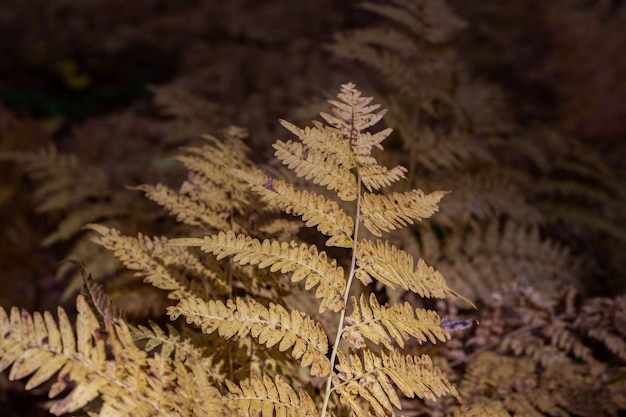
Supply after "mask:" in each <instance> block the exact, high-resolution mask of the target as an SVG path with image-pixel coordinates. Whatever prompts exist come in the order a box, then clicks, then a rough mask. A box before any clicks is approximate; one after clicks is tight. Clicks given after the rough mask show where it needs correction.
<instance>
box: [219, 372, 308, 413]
mask: <svg viewBox="0 0 626 417" xmlns="http://www.w3.org/2000/svg"><path fill="white" fill-rule="evenodd" d="M226 386H227V387H228V390H229V391H230V393H229V394H228V395H227V396H226V398H225V401H226V402H227V404H229V406H230V408H231V410H233V411H235V413H236V415H237V416H242V417H244V416H263V417H271V416H274V415H275V416H283V417H300V416H306V417H316V416H318V411H317V408H316V407H315V403H314V402H313V400H312V399H311V397H310V396H309V394H308V393H307V392H306V391H304V390H303V389H302V388H300V389H299V390H298V392H297V393H296V391H295V390H294V389H293V388H292V387H291V385H289V384H288V383H287V382H286V381H284V380H283V378H281V377H280V376H278V375H277V376H276V379H275V380H272V378H270V377H269V376H267V375H265V374H264V375H263V379H261V378H260V377H258V376H255V375H252V376H251V377H250V379H248V380H245V381H242V382H241V383H240V384H239V385H237V384H235V383H233V382H232V381H230V380H228V379H227V380H226Z"/></svg>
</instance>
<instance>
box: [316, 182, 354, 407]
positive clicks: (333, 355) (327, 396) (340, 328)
mask: <svg viewBox="0 0 626 417" xmlns="http://www.w3.org/2000/svg"><path fill="white" fill-rule="evenodd" d="M357 187H358V188H357V200H356V214H355V216H354V219H355V220H354V233H353V234H352V260H351V261H350V274H349V275H348V283H347V284H346V291H345V292H344V294H343V302H344V304H345V305H346V306H347V305H348V296H349V295H350V287H351V286H352V280H353V279H354V273H355V270H356V245H357V242H358V239H359V224H360V220H361V216H360V213H361V178H360V177H359V178H358V180H357ZM345 317H346V309H345V308H344V309H342V310H341V313H340V315H339V324H338V325H337V336H336V337H335V344H334V345H333V351H332V353H331V355H330V375H328V380H327V381H326V394H325V395H324V404H323V405H322V414H321V417H325V416H326V409H327V408H328V401H329V400H330V394H331V392H332V389H333V378H332V374H333V369H334V365H335V360H336V359H337V351H338V350H339V342H341V334H342V332H343V323H344V319H345Z"/></svg>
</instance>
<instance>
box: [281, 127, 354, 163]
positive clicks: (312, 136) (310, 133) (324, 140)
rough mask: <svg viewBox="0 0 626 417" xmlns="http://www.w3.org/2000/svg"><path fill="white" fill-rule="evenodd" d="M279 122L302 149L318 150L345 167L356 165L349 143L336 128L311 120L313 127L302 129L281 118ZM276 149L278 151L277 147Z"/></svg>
mask: <svg viewBox="0 0 626 417" xmlns="http://www.w3.org/2000/svg"><path fill="white" fill-rule="evenodd" d="M280 124H281V125H282V126H283V127H284V128H285V129H287V130H289V131H290V132H291V133H293V134H294V135H296V136H297V137H298V139H300V140H301V141H302V145H303V146H304V149H310V150H313V151H315V152H319V153H321V154H322V155H325V156H326V158H328V159H330V160H331V161H333V162H334V163H336V164H338V165H340V166H342V167H344V168H346V169H352V168H354V167H355V166H356V161H355V160H354V153H353V152H352V149H351V148H350V143H349V142H347V141H346V140H343V139H344V138H343V137H342V136H341V135H340V133H339V132H338V131H337V130H335V129H332V128H329V127H328V126H324V125H323V124H322V123H320V122H318V121H314V122H313V126H314V127H312V128H311V127H308V126H307V127H305V128H304V129H302V128H300V127H298V126H296V125H294V124H293V123H290V122H288V121H286V120H283V119H280ZM279 142H280V143H282V142H281V141H279ZM274 149H276V147H274ZM276 150H277V152H278V149H276ZM274 156H276V157H277V158H278V159H280V160H281V161H284V159H283V158H281V157H280V156H279V155H276V154H274ZM283 163H284V162H283Z"/></svg>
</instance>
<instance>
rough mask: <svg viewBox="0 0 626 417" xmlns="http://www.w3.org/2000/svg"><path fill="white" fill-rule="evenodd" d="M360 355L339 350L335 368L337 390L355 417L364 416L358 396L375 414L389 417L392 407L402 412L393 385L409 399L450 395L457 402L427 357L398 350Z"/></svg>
mask: <svg viewBox="0 0 626 417" xmlns="http://www.w3.org/2000/svg"><path fill="white" fill-rule="evenodd" d="M361 352H362V356H363V359H361V358H360V356H359V355H358V354H357V353H355V352H354V351H352V350H350V352H349V358H346V356H345V355H344V354H343V353H342V352H341V351H339V352H338V354H337V358H338V361H339V363H338V364H337V366H336V369H337V378H338V379H339V380H340V381H341V383H340V384H338V385H337V386H336V390H337V392H338V393H339V395H340V396H341V401H342V403H344V404H349V405H350V406H351V408H352V410H354V411H355V414H357V416H365V415H366V414H365V413H364V412H363V409H362V407H361V405H360V403H359V401H358V398H359V397H360V398H362V399H364V400H366V401H367V402H368V403H369V405H370V406H371V407H372V408H373V409H374V411H375V412H376V413H377V415H386V414H389V412H391V411H393V408H394V407H395V408H398V409H402V406H401V404H400V398H399V397H398V395H397V394H396V390H395V389H394V388H393V385H395V386H397V387H398V388H399V389H400V391H401V392H402V393H403V394H404V395H405V396H407V397H409V398H414V397H415V396H417V397H419V398H424V399H429V400H435V399H437V398H438V397H443V396H444V395H447V394H452V395H454V396H455V397H457V398H458V399H459V400H460V397H459V394H458V392H457V391H456V389H455V388H454V386H453V385H452V384H451V383H450V382H449V381H448V379H447V378H446V376H445V375H444V373H443V372H442V371H441V369H439V368H437V367H436V366H435V365H433V362H432V360H431V358H430V357H429V356H428V355H422V356H421V357H420V356H411V355H406V356H404V355H403V354H402V352H400V351H398V350H389V351H385V350H383V351H381V352H380V353H378V352H374V351H372V350H370V349H369V348H367V347H365V348H363V349H362V350H361ZM392 383H393V385H392Z"/></svg>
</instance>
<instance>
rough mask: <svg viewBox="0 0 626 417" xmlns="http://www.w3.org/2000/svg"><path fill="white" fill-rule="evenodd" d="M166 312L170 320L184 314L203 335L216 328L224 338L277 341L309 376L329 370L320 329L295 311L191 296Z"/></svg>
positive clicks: (269, 343) (246, 301)
mask: <svg viewBox="0 0 626 417" xmlns="http://www.w3.org/2000/svg"><path fill="white" fill-rule="evenodd" d="M167 314H168V315H169V316H170V318H171V319H172V320H176V319H177V318H178V317H180V316H181V315H182V316H184V317H185V320H186V321H187V323H189V324H192V323H193V324H194V325H195V326H198V327H199V328H200V329H201V330H202V332H203V333H206V334H210V333H213V332H214V331H218V332H219V335H220V336H222V337H224V338H231V337H233V336H235V335H236V336H238V337H245V336H247V335H248V334H250V335H251V336H252V337H254V338H255V339H258V342H259V343H260V344H264V345H266V346H267V347H268V348H269V347H272V346H274V345H277V344H278V349H279V350H280V351H281V352H284V351H285V350H287V349H290V348H293V350H292V352H291V355H292V356H293V357H294V358H295V359H297V360H299V361H300V365H301V366H304V367H310V368H311V374H312V375H317V376H326V375H328V373H329V372H330V362H329V360H328V358H327V357H326V353H327V351H328V339H327V337H326V333H325V332H324V329H323V328H322V326H321V325H320V324H319V323H317V322H315V321H314V320H313V319H311V318H310V317H308V316H306V315H305V314H304V313H301V312H300V311H298V310H292V311H291V312H289V311H287V310H286V309H285V308H284V307H282V306H280V305H277V304H274V303H270V305H269V308H268V307H265V306H264V305H262V304H260V303H259V302H257V301H255V300H253V299H242V298H236V299H235V300H234V301H233V300H228V301H227V303H226V304H224V303H222V302H221V301H219V300H210V301H208V302H205V301H203V300H202V299H200V298H197V297H192V298H185V299H182V300H180V302H179V303H178V304H177V305H176V306H172V307H169V308H168V310H167Z"/></svg>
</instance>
